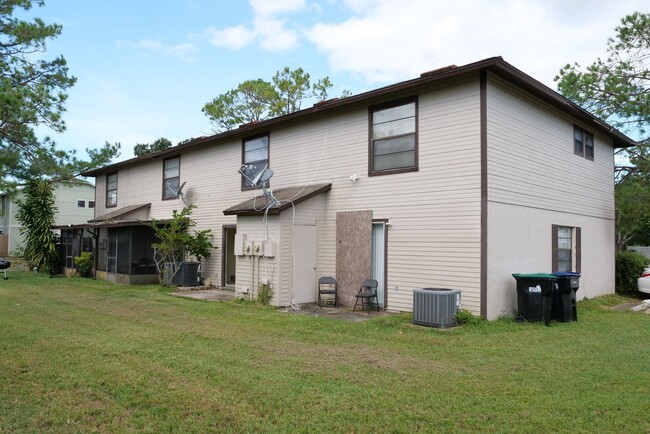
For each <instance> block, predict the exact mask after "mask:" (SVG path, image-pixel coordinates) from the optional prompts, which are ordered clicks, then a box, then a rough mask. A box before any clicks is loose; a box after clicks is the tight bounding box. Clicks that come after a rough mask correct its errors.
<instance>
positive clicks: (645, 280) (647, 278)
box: [636, 268, 650, 294]
mask: <svg viewBox="0 0 650 434" xmlns="http://www.w3.org/2000/svg"><path fill="white" fill-rule="evenodd" d="M636 285H637V289H638V290H639V292H645V293H646V294H650V268H646V269H645V270H643V274H642V275H641V277H639V278H638V279H637V281H636Z"/></svg>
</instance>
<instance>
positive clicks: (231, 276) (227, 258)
mask: <svg viewBox="0 0 650 434" xmlns="http://www.w3.org/2000/svg"><path fill="white" fill-rule="evenodd" d="M236 233H237V227H236V226H230V225H228V226H226V225H224V227H223V238H222V239H223V241H222V244H223V249H222V255H223V256H222V263H221V269H222V273H221V276H222V280H223V282H222V286H235V272H236V270H237V258H236V256H235V234H236Z"/></svg>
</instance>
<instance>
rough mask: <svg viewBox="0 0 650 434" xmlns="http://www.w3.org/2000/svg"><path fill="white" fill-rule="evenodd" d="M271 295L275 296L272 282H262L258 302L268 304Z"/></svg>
mask: <svg viewBox="0 0 650 434" xmlns="http://www.w3.org/2000/svg"><path fill="white" fill-rule="evenodd" d="M271 297H273V288H271V284H269V283H262V284H261V285H260V289H259V291H258V293H257V302H258V303H259V304H263V305H268V304H269V303H270V302H271Z"/></svg>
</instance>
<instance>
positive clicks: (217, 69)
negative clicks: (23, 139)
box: [30, 0, 648, 160]
mask: <svg viewBox="0 0 650 434" xmlns="http://www.w3.org/2000/svg"><path fill="white" fill-rule="evenodd" d="M45 1H46V5H45V6H44V7H42V8H36V9H35V10H33V11H31V12H30V15H36V16H39V17H41V18H43V19H44V20H45V21H46V22H48V23H59V24H62V25H63V31H62V34H61V36H60V37H59V38H57V39H55V40H53V41H51V42H50V43H49V45H48V56H52V57H53V56H55V55H59V54H61V55H63V56H64V57H65V58H66V59H67V61H68V65H69V68H70V73H71V74H72V75H74V76H75V77H77V79H78V82H77V84H76V85H75V86H74V88H72V89H71V90H70V92H69V100H68V103H67V108H68V110H67V112H66V114H65V115H64V119H65V120H66V123H67V126H68V129H67V131H66V132H65V133H64V134H61V135H52V137H53V138H54V139H55V140H56V142H57V143H58V144H59V145H60V146H61V147H62V148H66V149H72V148H74V149H78V150H79V151H83V149H85V148H86V147H91V148H94V147H98V146H101V145H102V144H103V143H104V142H106V141H108V142H111V143H114V142H120V143H121V144H122V155H121V157H120V160H121V159H126V158H130V157H132V156H133V152H132V148H133V145H135V144H136V143H150V142H152V141H153V140H155V139H157V138H159V137H167V138H169V139H170V140H171V141H172V142H173V143H174V144H176V143H178V142H179V141H181V140H184V139H188V138H191V137H200V136H204V135H210V134H213V131H212V127H211V125H210V123H209V121H208V120H207V118H206V117H205V116H204V115H203V113H202V112H201V108H202V107H203V105H204V104H205V103H206V102H209V101H210V100H212V99H213V98H214V97H216V96H217V95H219V94H221V93H224V92H226V91H228V90H230V89H232V88H235V87H236V86H237V85H238V84H239V83H241V82H242V81H244V80H249V79H257V78H262V79H265V80H270V78H271V77H272V75H273V74H274V73H275V72H276V71H278V70H280V69H282V68H283V67H285V66H289V67H290V68H292V69H293V68H297V67H302V68H303V69H304V70H306V71H307V72H309V73H310V74H311V76H312V78H316V79H317V78H322V77H324V76H329V77H330V79H331V81H332V82H333V83H334V89H333V90H332V95H333V96H337V95H339V94H340V93H341V92H342V91H343V90H344V89H348V90H350V91H352V93H354V94H358V93H361V92H364V91H366V90H371V89H375V88H378V87H381V86H384V85H387V84H392V83H395V82H398V81H402V80H406V79H410V78H414V77H417V76H418V75H419V74H420V73H421V72H424V71H428V70H431V69H435V68H439V67H442V66H446V65H449V64H456V65H463V64H467V63H471V62H474V61H477V60H481V59H484V58H486V57H492V56H503V58H504V59H505V60H506V61H507V62H509V63H511V64H512V65H514V66H515V67H517V68H519V69H521V70H522V71H523V72H525V73H527V74H529V75H531V76H532V77H534V78H536V79H537V80H539V81H541V82H543V83H544V84H546V85H547V86H549V87H551V88H553V89H555V88H556V86H555V83H554V81H553V78H554V77H555V75H556V74H557V72H558V70H559V69H560V68H561V67H562V66H563V65H565V64H567V63H572V62H579V63H582V64H588V63H591V62H592V61H593V60H595V59H596V58H597V57H599V56H600V57H604V56H605V54H606V52H605V48H606V42H607V38H608V37H611V36H613V35H614V28H615V27H616V26H617V25H618V24H619V23H620V20H621V18H622V17H624V16H625V15H628V14H630V13H632V12H634V11H641V12H647V10H644V9H643V6H645V7H646V9H647V6H648V3H647V0H645V1H636V0H599V1H597V2H595V1H583V0H562V1H561V0H529V1H505V0H470V1H462V0H458V1H449V0H447V1H438V0H249V1H248V2H246V1H234V0H232V1H223V0H111V1H105V0H45Z"/></svg>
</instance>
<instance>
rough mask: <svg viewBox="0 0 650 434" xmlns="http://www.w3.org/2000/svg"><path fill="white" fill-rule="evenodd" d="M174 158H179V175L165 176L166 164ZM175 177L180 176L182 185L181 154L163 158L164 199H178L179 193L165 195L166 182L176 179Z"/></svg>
mask: <svg viewBox="0 0 650 434" xmlns="http://www.w3.org/2000/svg"><path fill="white" fill-rule="evenodd" d="M174 159H178V176H171V177H169V178H165V164H167V162H168V161H171V160H174ZM174 178H178V185H179V187H180V185H181V156H180V155H176V156H174V157H169V158H165V159H164V160H163V164H162V200H175V199H178V194H176V195H171V196H165V190H166V189H165V187H166V182H167V180H168V179H174Z"/></svg>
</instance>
